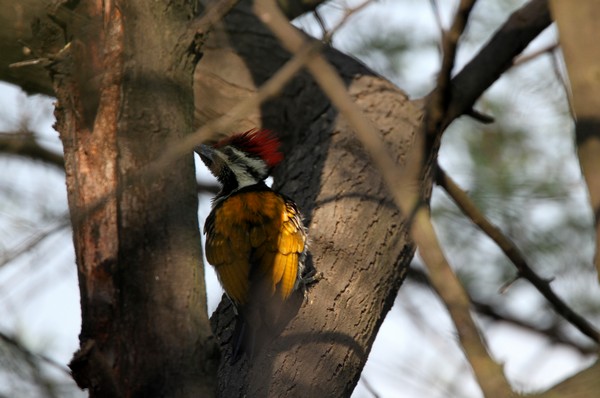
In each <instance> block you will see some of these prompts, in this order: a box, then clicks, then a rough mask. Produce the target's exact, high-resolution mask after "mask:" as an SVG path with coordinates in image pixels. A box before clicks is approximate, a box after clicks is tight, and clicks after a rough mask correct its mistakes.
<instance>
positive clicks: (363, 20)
mask: <svg viewBox="0 0 600 398" xmlns="http://www.w3.org/2000/svg"><path fill="white" fill-rule="evenodd" d="M346 3H347V4H350V5H356V4H359V3H360V2H359V1H348V2H341V1H336V2H333V3H332V5H330V6H327V7H324V8H323V9H320V14H321V16H322V17H323V18H324V20H325V23H326V25H327V26H328V27H331V26H334V25H335V24H336V21H337V20H339V18H340V15H341V10H342V9H343V8H344V4H346ZM479 3H480V4H481V8H480V9H475V10H474V12H473V13H474V15H477V13H481V15H484V16H485V15H490V14H491V15H493V18H491V17H482V21H484V22H482V23H480V26H479V25H476V26H473V27H471V28H470V29H471V32H468V35H469V36H468V39H469V42H468V43H467V44H466V45H465V46H464V47H463V48H461V51H459V58H458V62H457V64H458V67H460V65H463V64H464V63H465V62H466V61H467V60H468V59H469V57H470V56H472V55H473V54H474V52H475V51H476V50H477V48H478V45H479V44H480V41H479V42H478V41H477V40H475V38H474V37H475V36H478V35H476V34H475V33H476V32H475V31H477V29H484V30H486V31H488V30H489V32H492V31H493V28H494V26H497V25H498V24H500V23H501V22H502V21H503V20H504V19H505V18H506V15H507V12H510V9H511V8H512V9H514V8H516V7H518V5H519V4H520V3H522V2H519V1H512V2H510V1H509V2H508V3H510V4H511V8H508V9H504V8H502V9H500V8H498V7H497V6H496V5H495V4H494V3H495V2H493V1H491V0H481V1H480V2H479ZM452 4H455V2H448V1H444V2H440V6H441V7H440V9H441V14H442V21H443V23H444V24H445V26H448V23H449V21H450V15H451V11H452V7H451V5H452ZM296 24H297V25H298V26H300V27H302V28H304V29H306V30H308V31H310V32H312V33H315V34H319V28H318V25H317V24H316V23H315V20H314V17H312V16H307V17H305V18H302V19H301V20H299V21H296ZM374 27H387V28H389V29H391V30H390V32H389V35H395V34H402V35H405V37H404V39H405V40H407V41H409V42H410V41H411V40H416V39H419V40H422V41H424V42H427V41H432V42H433V40H435V38H436V37H437V36H436V35H437V34H438V33H439V32H438V31H439V29H438V27H437V25H436V23H435V19H434V17H433V13H432V10H431V7H430V2H423V1H417V0H404V1H392V0H387V1H384V0H381V1H377V2H374V3H373V5H371V6H369V7H367V8H366V9H365V10H363V11H362V12H361V13H360V15H356V16H354V17H352V18H351V19H350V20H349V21H348V24H347V25H346V27H345V28H343V29H341V30H340V31H339V32H338V33H336V35H335V36H334V45H336V46H337V47H339V48H340V49H343V50H346V51H348V50H351V49H356V48H357V46H358V44H357V43H359V42H360V40H363V39H364V38H365V37H368V36H369V33H372V32H373V31H374V30H375V29H374ZM392 28H393V29H392ZM385 34H387V33H385V32H384V35H385ZM470 36H473V38H471V37H470ZM479 36H481V35H479ZM555 37H556V32H554V31H552V30H550V31H549V32H547V33H545V34H544V35H542V37H541V38H540V40H538V41H537V42H536V43H534V44H533V45H532V48H530V49H528V51H534V50H535V48H541V47H544V46H545V45H547V44H548V43H551V42H552V41H553V40H555ZM480 40H481V38H480ZM408 54H409V56H408V57H407V56H406V55H405V56H404V57H399V59H397V60H391V61H390V60H386V59H385V58H384V57H382V56H381V55H377V54H371V56H372V57H371V58H366V57H365V58H364V59H363V61H364V62H366V63H367V64H368V65H369V66H371V67H372V68H374V69H375V70H378V71H380V72H382V73H384V72H386V74H387V76H388V78H390V79H391V80H392V81H394V82H395V83H396V84H398V85H399V86H400V87H401V88H403V89H405V90H406V91H407V92H408V93H409V94H410V95H411V96H412V97H419V96H421V95H424V94H425V93H426V92H427V91H428V90H430V89H431V87H433V86H432V85H433V81H434V77H435V72H436V69H437V67H438V64H439V56H438V53H437V51H436V49H435V46H432V47H431V48H430V49H426V50H418V49H411V50H409V53H408ZM357 56H361V55H357ZM535 62H538V61H535ZM544 62H546V61H543V60H542V61H540V62H539V65H537V68H538V70H541V69H543V68H546V69H547V68H548V67H549V66H548V65H544ZM544 70H545V69H544ZM519 73H521V72H516V73H515V74H513V76H512V78H520V79H526V80H527V79H531V76H528V74H527V73H525V72H522V73H523V74H524V76H519ZM534 73H535V72H534ZM514 75H517V76H516V77H515V76H514ZM511 82H512V81H511V80H508V81H505V82H500V83H498V84H496V85H495V86H494V87H492V90H491V91H492V94H493V95H498V96H507V95H508V96H512V98H513V99H514V101H512V107H513V108H511V110H512V111H513V114H514V123H516V124H519V126H522V127H523V128H524V129H526V130H527V131H530V132H531V134H530V136H529V137H530V138H529V139H530V140H531V143H530V144H531V145H532V146H533V147H536V148H545V150H548V151H550V152H552V153H553V155H554V156H556V157H555V158H553V159H556V158H558V159H566V160H565V161H564V168H563V169H564V178H565V181H566V183H567V184H570V185H569V186H570V187H571V191H572V196H570V197H569V200H572V201H573V203H578V204H579V206H580V207H581V208H582V212H583V213H584V216H586V213H585V212H586V206H587V204H586V196H585V187H584V186H583V184H582V182H581V176H580V173H579V169H578V166H577V163H576V162H575V158H574V155H573V148H572V139H571V138H570V136H565V135H560V134H549V132H548V129H547V128H546V127H547V125H548V124H552V125H553V126H556V125H557V124H560V123H563V124H566V123H567V122H565V121H564V118H560V117H559V116H557V115H556V112H553V110H552V109H553V108H552V107H547V106H543V104H544V101H545V98H544V95H543V92H542V91H541V90H537V91H536V88H535V86H534V88H533V89H531V88H529V89H528V88H527V87H525V85H524V86H523V87H519V88H516V87H514V86H513V85H511ZM524 103H527V104H540V105H539V106H533V107H530V108H527V109H524V108H523V106H522V104H524ZM52 106H53V99H51V98H47V97H41V96H33V97H27V96H26V95H25V94H23V93H22V92H21V91H20V90H19V89H18V88H15V87H14V86H10V85H7V84H3V83H0V131H15V130H17V129H18V128H19V127H23V126H26V127H28V128H29V129H31V130H32V131H34V132H35V133H36V135H37V136H38V137H39V139H40V142H41V143H42V144H43V145H45V146H47V147H48V148H51V149H53V150H56V151H57V152H60V141H59V139H58V134H57V133H56V132H55V131H54V130H53V129H52V123H53V117H52ZM461 123H462V122H459V123H457V124H456V126H454V129H455V131H450V132H448V136H451V137H454V138H453V139H448V140H447V141H448V142H447V143H445V144H444V147H443V149H442V152H441V154H440V161H441V163H442V165H443V166H444V167H445V168H446V169H447V170H448V171H449V172H452V173H453V175H454V176H455V177H456V179H457V180H458V182H459V183H461V184H467V185H468V184H469V183H470V182H472V173H471V172H470V171H469V168H470V167H472V164H469V162H468V161H467V160H465V157H464V156H461V151H462V152H464V151H465V148H466V147H465V145H466V144H465V143H464V140H463V141H461V133H460V131H459V130H461V129H466V128H467V127H465V125H463V124H461ZM564 128H565V129H568V128H569V126H568V125H567V124H566V125H565V127H564ZM197 163H198V169H199V174H198V178H199V179H202V180H210V179H211V178H212V177H210V175H209V174H208V172H207V171H206V170H205V169H202V167H203V166H202V165H201V164H200V162H197ZM538 165H539V166H538V170H536V169H535V167H534V168H532V170H530V171H528V172H531V173H533V174H535V173H537V174H543V173H545V172H547V167H546V166H545V164H544V163H543V162H540V163H538ZM0 168H1V170H2V173H0V190H1V191H2V193H3V195H4V198H3V205H2V206H1V207H0V231H2V232H0V250H1V251H0V255H4V256H7V255H9V254H11V253H15V252H16V251H18V249H19V248H23V247H27V245H29V244H31V242H32V237H31V234H32V233H34V232H35V231H37V230H38V228H39V227H40V226H41V227H42V228H43V229H50V228H53V227H55V226H56V224H57V223H60V222H61V221H62V220H63V217H64V215H65V214H66V211H67V203H66V192H65V185H64V175H63V174H62V172H61V171H58V170H53V169H51V168H46V167H45V166H43V165H40V164H38V163H35V162H30V161H26V160H21V159H15V158H11V157H4V156H3V157H0ZM11 198H13V199H14V198H17V200H10V199H11ZM444 200H445V199H444V198H443V194H441V193H439V192H437V191H436V193H435V195H434V203H435V202H443V201H444ZM209 203H210V199H209V198H208V197H205V196H201V197H200V208H199V212H198V214H199V219H200V224H201V225H203V223H204V219H205V218H206V215H207V214H208V212H209ZM560 211H561V210H560V208H558V207H556V206H552V205H551V204H547V205H546V207H542V208H541V210H535V211H533V212H532V217H534V221H535V223H538V224H543V223H551V222H552V220H553V219H555V218H556V217H558V216H556V217H554V216H549V214H550V215H554V214H559V213H560ZM588 211H589V210H588ZM553 212H554V213H553ZM587 216H589V214H587ZM535 217H537V218H535ZM489 250H491V251H493V250H495V249H494V248H493V247H490V248H489ZM575 250H577V248H576V249H575ZM585 250H587V252H586V251H585ZM581 251H582V252H583V255H585V256H590V257H591V255H592V254H593V250H591V249H590V248H589V246H585V247H584V249H581ZM568 282H569V279H567V282H566V283H568ZM522 283H523V282H522ZM560 283H563V284H564V283H565V282H560V281H559V283H558V287H559V289H561V288H562V287H561V286H562V285H561V284H560ZM591 286H595V290H596V291H597V290H598V289H597V285H592V284H591V282H590V291H593V290H594V287H591ZM207 287H208V291H209V293H208V294H209V297H208V306H209V311H210V312H212V311H213V310H214V308H216V305H217V304H218V302H219V300H220V298H221V294H222V290H221V289H220V287H219V284H218V281H217V279H216V277H215V276H214V272H212V269H210V267H207ZM566 291H567V290H566V288H565V292H566ZM508 295H509V296H510V295H512V296H511V297H510V298H511V299H512V301H510V302H511V303H518V304H517V305H516V308H514V310H515V311H516V312H517V313H522V314H525V315H527V314H528V312H527V311H528V310H527V309H528V307H529V308H535V305H533V303H536V304H537V303H539V301H540V299H539V297H538V296H537V295H536V293H535V292H533V291H532V290H531V289H529V290H527V289H524V288H519V287H517V288H515V289H514V290H512V291H510V292H509V293H508ZM592 299H594V300H600V296H598V295H597V294H596V295H594V296H592ZM529 303H531V305H530V304H529ZM513 305H514V304H513ZM0 314H1V316H0V330H1V331H2V332H4V333H7V334H10V335H16V336H19V339H21V340H22V341H23V343H24V344H25V345H26V346H27V347H29V348H30V349H31V350H32V351H33V352H38V353H43V354H44V355H46V356H47V357H49V358H51V359H53V360H54V361H56V362H58V363H60V364H64V365H66V364H67V363H68V362H69V361H70V359H71V357H72V354H73V352H74V351H75V350H76V349H77V347H78V333H79V327H80V310H79V293H78V288H77V275H76V269H75V265H74V254H73V248H72V240H71V233H70V231H69V230H66V229H60V230H59V231H58V232H56V233H53V234H51V235H49V237H48V238H46V239H44V240H43V241H42V243H41V244H39V245H37V246H36V247H35V249H34V250H32V251H30V252H28V253H27V254H25V255H22V256H19V257H18V258H16V259H15V260H14V261H11V262H9V263H8V264H6V265H2V266H0ZM478 322H479V323H481V324H482V325H483V326H485V330H486V339H487V342H488V344H489V347H490V349H491V351H492V353H493V354H494V356H495V357H496V358H497V359H498V360H500V361H501V362H503V363H504V364H505V370H506V373H507V376H508V377H509V379H510V380H511V382H512V383H514V385H516V386H518V387H519V388H523V389H526V390H532V389H539V388H543V387H547V386H549V385H551V384H554V383H556V382H557V381H559V380H561V379H563V378H564V377H566V376H568V375H570V374H572V373H574V372H576V371H577V370H578V369H581V368H583V367H585V366H586V365H588V364H589V363H590V361H592V360H593V358H585V357H582V356H581V355H579V354H578V353H576V352H575V351H573V350H571V349H568V348H565V347H560V346H553V345H550V344H548V343H547V342H546V341H545V340H543V339H541V338H539V336H537V335H534V334H532V333H530V332H526V331H523V330H520V329H517V328H515V327H510V326H507V325H502V324H501V325H491V324H489V323H488V322H487V321H485V320H484V319H479V320H478ZM3 377H6V376H3V374H2V373H1V372H0V395H2V394H3V393H4V394H7V393H8V391H3V389H2V388H3V387H2V385H3V383H2V382H1V381H2V378H3ZM367 385H370V386H371V387H372V389H373V390H375V391H376V392H377V395H378V396H380V397H401V398H405V397H406V398H412V397H424V396H426V397H431V398H436V397H440V398H441V397H461V398H462V397H464V398H471V397H473V398H476V397H480V396H481V392H480V391H479V389H478V387H477V386H476V384H475V382H474V381H473V378H472V377H471V375H470V369H469V367H468V365H467V363H466V362H465V360H464V358H463V355H462V352H461V350H460V348H459V346H458V345H457V343H456V332H455V330H454V328H453V326H452V324H451V322H450V320H449V318H448V316H447V315H446V313H445V311H444V309H443V305H442V304H441V303H440V301H439V300H438V299H437V298H436V296H434V295H433V294H432V293H431V292H429V291H427V290H424V289H421V288H418V287H417V286H415V285H414V284H412V283H405V285H404V286H403V288H402V289H401V290H400V293H399V295H398V298H397V300H396V303H395V306H394V308H393V309H392V310H391V311H390V313H389V315H388V317H387V318H386V321H385V322H384V323H383V325H382V327H381V330H380V333H379V335H378V337H377V339H376V341H375V344H374V346H373V349H372V352H371V355H370V357H369V361H368V363H367V366H366V367H365V370H364V372H363V375H362V377H361V381H360V382H359V385H358V386H357V388H356V390H355V392H354V394H353V397H354V398H363V397H365V398H366V397H371V396H373V393H372V392H370V391H369V389H368V388H367ZM74 396H77V394H74Z"/></svg>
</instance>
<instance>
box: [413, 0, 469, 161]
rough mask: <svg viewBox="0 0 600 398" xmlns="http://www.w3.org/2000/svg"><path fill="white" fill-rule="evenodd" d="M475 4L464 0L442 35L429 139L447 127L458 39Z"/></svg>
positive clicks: (429, 104) (429, 114)
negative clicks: (445, 120)
mask: <svg viewBox="0 0 600 398" xmlns="http://www.w3.org/2000/svg"><path fill="white" fill-rule="evenodd" d="M473 5H475V0H462V1H461V2H460V5H459V7H458V10H457V11H456V16H455V17H454V22H452V27H451V28H450V30H449V31H448V32H447V33H446V34H444V35H443V36H442V53H443V58H442V65H441V68H440V72H439V73H438V77H437V84H436V87H435V90H433V92H432V93H431V94H430V95H429V97H428V99H427V107H426V110H425V123H424V125H425V134H426V136H427V137H428V140H429V141H437V140H438V137H439V136H441V134H442V132H443V129H444V128H445V126H442V122H443V120H444V117H445V115H446V112H447V109H448V104H449V99H450V76H451V73H452V69H454V60H455V58H456V49H457V45H458V39H459V38H460V36H461V35H462V33H463V31H464V29H465V26H466V25H467V20H468V19H469V15H470V14H471V10H472V9H473ZM432 144H433V143H432ZM430 149H431V147H430V145H429V144H427V145H426V147H425V150H426V151H429V150H430Z"/></svg>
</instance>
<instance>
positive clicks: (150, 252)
mask: <svg viewBox="0 0 600 398" xmlns="http://www.w3.org/2000/svg"><path fill="white" fill-rule="evenodd" d="M195 12H196V10H195V9H194V6H193V2H191V1H190V2H188V1H180V2H176V3H169V4H167V3H164V4H163V3H162V2H155V3H152V4H150V3H148V2H146V1H127V2H124V3H119V4H118V5H117V4H115V3H114V2H111V1H79V2H64V3H63V4H62V6H61V7H58V8H57V9H56V10H55V15H54V21H53V22H51V21H45V22H44V23H47V24H53V23H58V24H60V25H61V26H62V28H63V29H64V31H65V35H66V37H67V38H68V39H69V45H68V46H66V47H64V48H63V49H62V50H61V51H60V53H58V54H53V56H52V58H53V59H54V62H53V63H52V65H50V72H51V75H52V76H53V83H54V90H55V92H56V94H57V99H58V103H57V107H56V117H57V123H56V128H57V129H58V131H59V133H60V136H61V140H62V142H63V146H64V156H65V170H66V175H67V190H68V199H69V208H70V213H71V219H72V224H73V232H74V243H75V252H76V260H77V267H78V273H79V283H80V292H81V307H82V330H81V334H80V340H81V348H80V350H79V352H78V353H76V355H75V357H74V359H73V361H72V362H71V368H72V370H73V376H74V378H75V380H76V381H77V383H78V384H79V385H80V387H82V388H88V389H89V390H90V396H91V397H118V396H126V397H135V396H137V397H159V396H170V397H190V396H203V397H205V396H206V397H208V396H211V395H212V394H213V393H214V378H215V375H214V373H213V372H214V371H215V369H216V366H215V364H216V361H217V359H216V358H215V351H216V350H215V348H214V344H213V343H212V339H211V332H210V327H209V324H208V318H207V316H206V294H205V289H204V280H203V272H202V268H201V256H200V246H199V243H198V242H199V240H200V237H199V234H198V224H197V218H196V207H197V198H196V190H195V178H194V168H193V162H192V155H191V154H190V155H189V156H186V157H185V158H183V159H174V160H173V162H172V167H170V168H169V169H168V170H160V172H158V173H154V174H152V175H146V174H143V170H144V168H145V167H147V166H149V165H151V164H152V162H153V161H154V160H155V159H156V158H157V157H159V155H160V154H161V152H162V151H163V149H164V147H165V146H166V145H168V143H169V142H173V141H176V140H177V139H179V138H181V137H182V136H183V135H184V134H185V133H186V132H189V131H190V129H191V124H192V115H193V107H192V101H193V98H192V90H191V87H192V85H191V83H192V74H193V73H192V72H193V56H192V55H190V54H187V53H186V50H185V48H182V47H181V46H178V39H179V37H180V36H181V35H182V34H183V32H184V28H185V25H186V23H187V21H188V20H189V19H190V18H191V17H192V16H193V15H194V13H195ZM155 26H161V29H155V28H154V27H155ZM157 54H161V56H157ZM142 177H143V178H142Z"/></svg>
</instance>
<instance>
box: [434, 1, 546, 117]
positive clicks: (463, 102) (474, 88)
mask: <svg viewBox="0 0 600 398" xmlns="http://www.w3.org/2000/svg"><path fill="white" fill-rule="evenodd" d="M550 23H552V19H551V17H550V11H549V9H548V0H532V1H530V2H529V3H527V4H526V5H524V6H523V7H522V8H520V9H518V10H517V11H515V12H514V13H512V15H511V16H510V18H508V20H507V21H506V23H504V25H502V27H501V28H500V29H499V30H498V31H497V32H496V33H495V34H494V36H493V37H492V38H491V39H490V41H489V42H488V43H487V44H486V45H485V46H484V47H483V48H482V49H481V51H479V53H478V54H477V55H476V56H475V57H474V58H473V59H472V60H471V62H469V63H468V64H467V65H466V66H465V67H464V68H463V69H462V70H461V71H460V72H459V73H458V74H457V75H456V76H455V77H454V78H453V79H452V81H451V92H450V100H449V104H448V112H447V114H446V115H445V119H444V122H443V124H442V128H445V127H447V126H448V125H449V124H450V123H451V122H452V121H453V120H454V119H456V118H457V117H459V116H461V115H463V114H464V113H465V112H468V111H469V110H470V109H471V108H472V107H473V105H474V104H475V101H476V100H477V99H478V98H479V97H480V96H481V94H483V92H484V91H485V90H487V89H488V87H490V86H491V85H492V83H494V82H495V81H496V80H497V79H498V78H499V77H500V75H502V73H504V71H506V70H507V69H508V68H509V67H510V66H511V65H512V62H513V59H514V57H516V56H517V55H518V54H520V53H521V51H523V49H525V47H527V45H528V44H529V43H530V42H531V41H532V40H533V39H534V38H535V37H536V36H537V35H539V34H540V33H541V32H542V31H543V30H544V29H546V27H548V26H549V25H550Z"/></svg>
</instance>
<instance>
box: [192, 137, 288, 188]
mask: <svg viewBox="0 0 600 398" xmlns="http://www.w3.org/2000/svg"><path fill="white" fill-rule="evenodd" d="M279 147H280V142H279V140H278V139H277V137H276V136H275V135H274V134H273V133H272V132H271V131H270V130H257V129H254V130H249V131H246V132H244V133H240V134H235V135H233V136H231V137H227V138H225V139H223V140H221V141H219V142H217V143H216V144H214V145H212V146H208V145H200V146H199V147H197V148H196V152H197V153H198V154H199V155H200V159H202V161H203V162H204V164H205V165H206V167H208V169H209V170H210V172H211V173H212V174H213V175H214V176H215V177H216V178H217V179H218V180H219V182H220V183H221V184H222V185H223V189H222V190H221V192H220V193H219V195H218V196H223V195H228V194H229V193H231V192H233V191H236V190H238V189H241V188H244V187H248V186H251V185H255V184H259V183H261V182H263V181H264V180H265V179H266V178H267V177H268V176H269V173H270V172H271V169H272V168H273V167H275V166H276V165H277V164H278V163H279V162H281V160H283V155H282V153H281V152H280V151H279Z"/></svg>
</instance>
